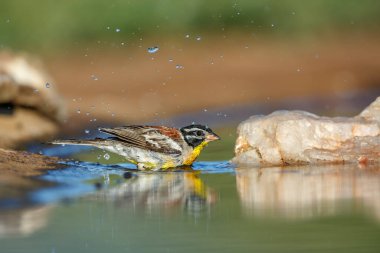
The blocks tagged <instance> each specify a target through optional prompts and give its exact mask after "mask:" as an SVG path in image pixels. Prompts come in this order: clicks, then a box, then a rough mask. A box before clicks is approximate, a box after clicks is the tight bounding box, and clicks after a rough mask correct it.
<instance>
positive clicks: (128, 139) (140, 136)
mask: <svg viewBox="0 0 380 253" xmlns="http://www.w3.org/2000/svg"><path fill="white" fill-rule="evenodd" d="M99 131H101V132H104V133H107V134H110V135H113V136H114V137H116V138H117V139H118V140H120V141H122V142H123V143H124V144H125V145H129V146H131V147H136V148H141V149H145V150H150V151H153V152H158V153H164V154H172V155H180V154H181V153H182V142H183V139H182V138H181V135H180V132H179V130H177V129H175V128H169V127H159V126H123V127H115V128H99Z"/></svg>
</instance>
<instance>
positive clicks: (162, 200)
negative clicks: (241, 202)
mask: <svg viewBox="0 0 380 253" xmlns="http://www.w3.org/2000/svg"><path fill="white" fill-rule="evenodd" d="M198 175H199V173H198V172H195V171H187V172H163V173H145V172H141V173H136V174H135V175H133V176H132V177H131V178H129V179H126V180H125V181H124V180H123V182H122V183H120V184H118V185H116V186H113V187H109V188H106V189H104V190H101V191H99V192H97V193H96V194H95V195H94V196H92V197H91V198H93V197H96V199H97V200H102V201H104V200H106V201H111V202H113V203H115V204H116V205H117V206H118V207H126V208H128V207H133V208H141V209H145V210H154V209H165V210H168V211H169V210H172V209H176V208H181V207H182V208H184V209H185V210H186V211H188V212H190V213H192V214H196V213H199V212H200V211H202V210H204V209H205V208H207V207H209V206H210V205H211V204H213V203H215V201H216V193H215V192H214V191H213V190H212V189H210V188H208V187H207V186H206V185H205V184H204V183H203V181H202V180H201V179H200V178H199V176H198ZM110 178H112V176H110ZM111 184H112V182H111Z"/></svg>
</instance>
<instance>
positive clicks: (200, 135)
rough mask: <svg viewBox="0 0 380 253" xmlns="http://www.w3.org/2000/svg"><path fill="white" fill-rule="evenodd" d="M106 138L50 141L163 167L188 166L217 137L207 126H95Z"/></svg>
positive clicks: (146, 167) (146, 166) (142, 165)
mask: <svg viewBox="0 0 380 253" xmlns="http://www.w3.org/2000/svg"><path fill="white" fill-rule="evenodd" d="M98 130H99V131H100V132H103V133H106V134H109V135H110V137H108V138H95V139H84V140H55V141H52V142H50V143H51V144H62V145H86V146H94V147H97V148H100V149H102V150H105V151H108V152H112V153H116V154H118V155H121V156H123V157H124V158H125V159H126V160H127V161H128V162H130V163H133V164H135V165H136V166H137V169H138V170H151V171H157V170H166V169H170V168H176V167H181V166H184V167H185V166H191V165H192V164H193V162H194V161H195V160H196V159H197V158H198V156H199V154H200V153H201V151H202V150H203V148H204V147H205V146H207V144H208V143H210V142H212V141H216V140H220V137H219V136H218V135H217V134H215V133H214V132H213V131H212V130H211V129H210V128H209V127H207V126H205V125H200V124H192V125H189V126H185V127H182V128H179V129H178V128H172V127H166V126H144V125H130V126H121V127H114V128H98Z"/></svg>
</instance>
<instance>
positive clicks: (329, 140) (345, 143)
mask: <svg viewBox="0 0 380 253" xmlns="http://www.w3.org/2000/svg"><path fill="white" fill-rule="evenodd" d="M379 108H380V97H379V98H377V99H376V101H375V102H373V103H372V104H371V105H370V106H369V107H368V108H366V109H365V110H364V111H363V112H362V113H361V114H360V115H358V116H356V117H353V118H346V117H336V118H329V117H319V116H317V115H314V114H311V113H308V112H304V111H276V112H273V113H272V114H270V115H268V116H252V117H250V118H249V119H248V120H246V121H244V122H242V123H241V124H240V125H239V127H238V138H237V141H236V145H235V158H234V159H233V160H232V161H233V162H234V163H236V164H240V165H242V164H247V165H254V166H277V165H290V164H319V163H345V162H359V163H371V162H375V163H377V162H380V113H379V112H380V109H379Z"/></svg>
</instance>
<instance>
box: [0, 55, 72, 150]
mask: <svg viewBox="0 0 380 253" xmlns="http://www.w3.org/2000/svg"><path fill="white" fill-rule="evenodd" d="M40 65H41V64H39V63H38V62H37V61H36V60H32V59H30V58H28V57H26V56H21V55H14V54H11V53H8V52H3V53H0V147H7V148H14V147H16V146H18V145H20V144H23V143H25V142H28V141H32V140H41V139H44V138H47V137H50V136H52V135H54V134H56V133H57V131H58V129H59V124H60V123H62V122H63V121H64V120H65V117H66V113H65V106H64V104H63V99H62V98H61V97H60V95H59V94H58V93H57V91H56V89H55V85H54V82H53V81H52V79H51V77H49V75H48V74H47V73H46V72H45V71H44V70H43V68H42V67H41V66H40Z"/></svg>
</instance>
